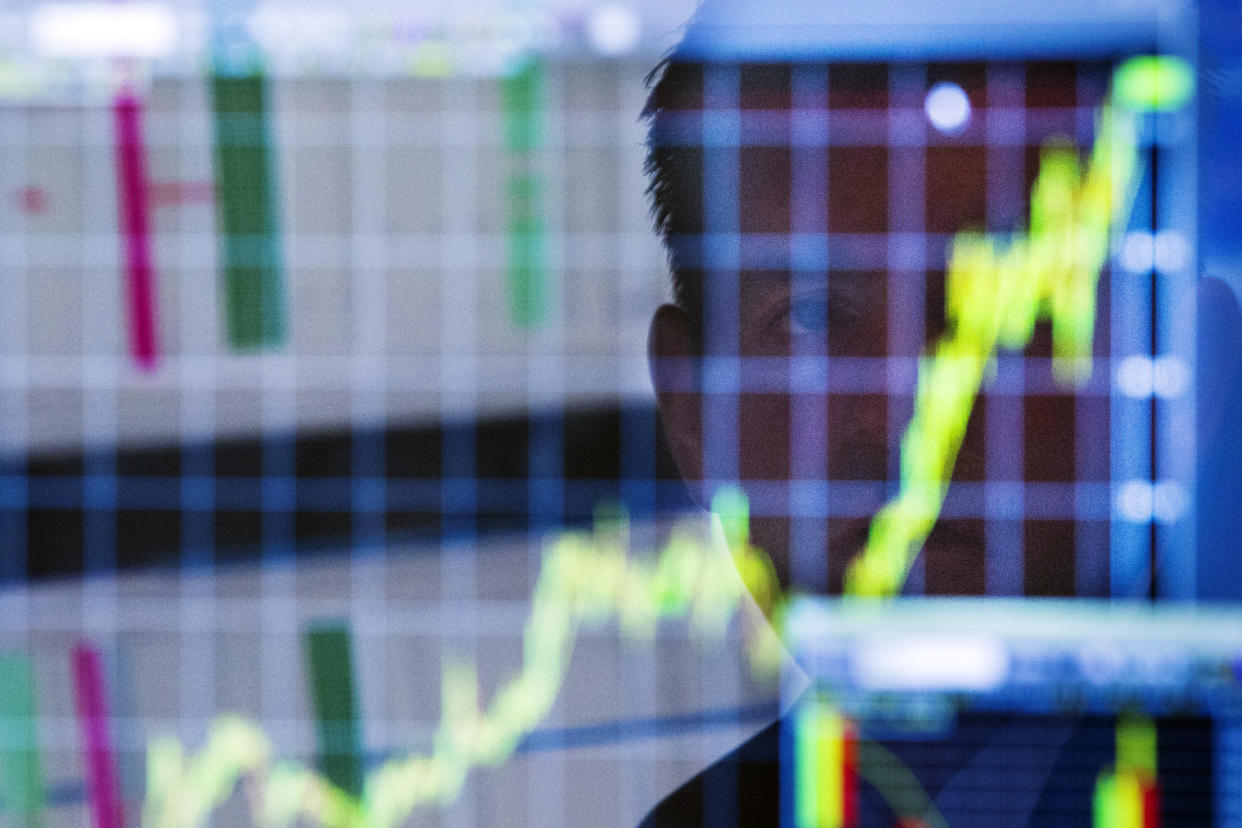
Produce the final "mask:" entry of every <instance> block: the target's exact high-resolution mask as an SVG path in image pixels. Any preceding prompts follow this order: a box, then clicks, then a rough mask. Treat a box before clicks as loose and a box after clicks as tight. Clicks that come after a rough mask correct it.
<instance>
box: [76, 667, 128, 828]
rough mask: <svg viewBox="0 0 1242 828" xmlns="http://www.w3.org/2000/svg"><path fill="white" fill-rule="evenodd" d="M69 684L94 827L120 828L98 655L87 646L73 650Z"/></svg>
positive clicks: (117, 789)
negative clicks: (70, 682)
mask: <svg viewBox="0 0 1242 828" xmlns="http://www.w3.org/2000/svg"><path fill="white" fill-rule="evenodd" d="M73 684H74V690H75V693H76V696H77V710H78V724H79V726H80V728H81V731H82V753H83V756H82V764H83V766H84V767H85V769H86V801H87V804H88V806H89V808H90V813H91V824H92V825H93V826H94V828H124V825H125V810H124V804H123V803H122V801H121V796H120V787H119V786H118V784H117V782H118V780H117V774H116V759H115V754H114V751H113V749H112V740H111V738H110V737H109V733H108V705H107V701H106V697H105V694H104V684H103V669H102V668H101V666H100V658H99V652H98V651H97V650H95V649H94V648H93V647H91V646H89V645H87V644H79V645H78V646H77V647H76V648H74V651H73Z"/></svg>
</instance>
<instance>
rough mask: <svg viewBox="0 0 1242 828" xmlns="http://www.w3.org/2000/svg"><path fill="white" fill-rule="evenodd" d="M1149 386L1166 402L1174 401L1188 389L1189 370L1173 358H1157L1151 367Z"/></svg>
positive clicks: (1184, 364) (1179, 360)
mask: <svg viewBox="0 0 1242 828" xmlns="http://www.w3.org/2000/svg"><path fill="white" fill-rule="evenodd" d="M1151 386H1152V390H1153V391H1155V392H1156V393H1157V394H1159V395H1160V396H1161V397H1164V398H1165V399H1166V400H1172V399H1176V398H1177V397H1180V396H1181V395H1182V394H1185V393H1186V389H1187V388H1189V387H1190V369H1189V368H1187V367H1186V363H1185V362H1184V361H1182V360H1181V359H1178V358H1177V357H1175V356H1162V357H1157V358H1156V362H1155V364H1154V365H1153V366H1152V372H1151Z"/></svg>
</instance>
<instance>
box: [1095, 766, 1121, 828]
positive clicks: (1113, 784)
mask: <svg viewBox="0 0 1242 828" xmlns="http://www.w3.org/2000/svg"><path fill="white" fill-rule="evenodd" d="M1091 828H1121V822H1120V821H1119V819H1118V814H1117V777H1116V776H1114V775H1113V774H1111V773H1101V774H1100V776H1099V778H1097V779H1096V780H1095V794H1094V796H1093V797H1092V800H1091Z"/></svg>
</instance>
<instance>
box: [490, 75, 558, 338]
mask: <svg viewBox="0 0 1242 828" xmlns="http://www.w3.org/2000/svg"><path fill="white" fill-rule="evenodd" d="M542 96H543V69H542V65H541V63H540V62H539V60H537V59H534V58H532V59H530V60H528V61H527V62H526V63H525V64H523V65H522V66H521V67H520V68H519V69H518V70H517V71H515V72H514V73H513V74H511V75H509V76H507V77H505V78H503V79H502V80H501V84H500V98H501V107H502V109H503V113H504V132H505V147H506V149H507V150H508V152H509V154H510V156H511V157H512V158H513V160H514V162H515V166H516V167H518V168H519V172H517V173H515V174H514V175H513V176H511V177H510V179H509V182H508V192H507V194H506V202H507V212H508V228H507V236H508V277H509V278H508V293H509V296H508V299H509V302H508V304H509V316H510V318H511V319H512V320H513V322H514V323H515V324H516V325H519V326H521V327H524V328H533V327H536V326H538V325H539V324H541V323H542V322H543V321H544V319H546V317H547V310H548V295H547V293H548V291H547V261H546V252H545V245H546V234H545V228H544V224H543V214H542V210H543V207H542V202H543V199H542V193H541V189H540V181H539V179H538V177H536V176H535V175H533V174H532V173H531V172H530V169H529V168H530V167H531V166H532V163H533V156H534V152H535V150H536V149H537V148H538V146H539V144H540V141H541V138H542V136H541V134H540V128H541V126H542V124H541V120H542Z"/></svg>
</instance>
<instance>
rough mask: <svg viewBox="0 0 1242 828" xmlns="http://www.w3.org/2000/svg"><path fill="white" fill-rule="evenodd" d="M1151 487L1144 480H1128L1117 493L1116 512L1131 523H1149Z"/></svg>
mask: <svg viewBox="0 0 1242 828" xmlns="http://www.w3.org/2000/svg"><path fill="white" fill-rule="evenodd" d="M1152 508H1153V507H1152V486H1151V483H1148V482H1147V481H1146V480H1130V481H1127V482H1126V483H1124V484H1122V486H1121V488H1120V489H1119V490H1118V491H1117V512H1118V513H1119V514H1120V515H1121V516H1122V517H1123V518H1125V519H1126V520H1128V521H1130V522H1131V523H1151V518H1152Z"/></svg>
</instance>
